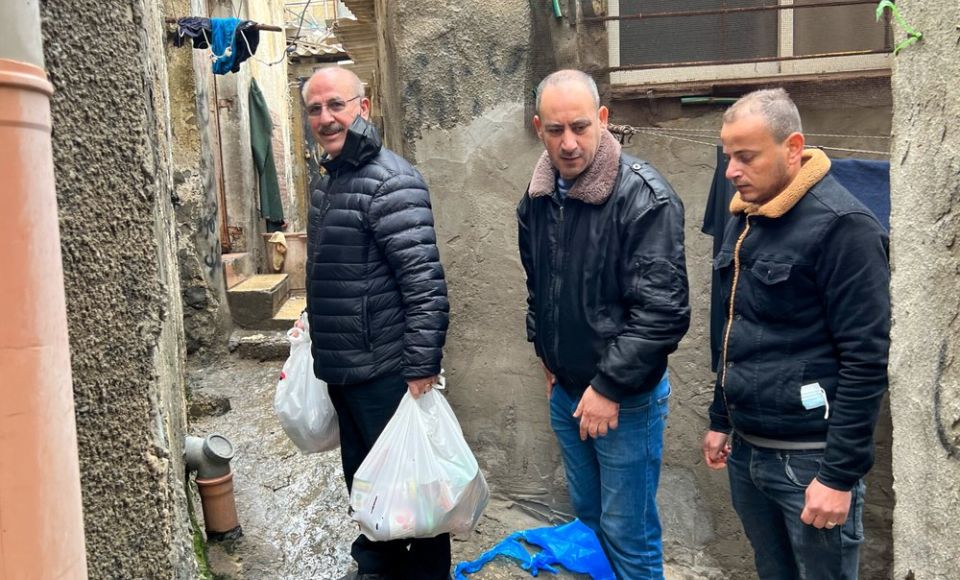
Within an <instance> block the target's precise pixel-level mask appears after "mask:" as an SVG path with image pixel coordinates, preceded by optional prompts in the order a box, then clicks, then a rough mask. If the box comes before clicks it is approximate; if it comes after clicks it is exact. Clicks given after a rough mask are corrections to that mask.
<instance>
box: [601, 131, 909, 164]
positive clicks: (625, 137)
mask: <svg viewBox="0 0 960 580" xmlns="http://www.w3.org/2000/svg"><path fill="white" fill-rule="evenodd" d="M608 130H609V131H610V132H611V133H613V134H614V135H617V136H619V137H620V141H621V143H622V142H627V143H629V142H630V137H632V136H633V135H638V134H639V135H650V136H652V137H663V138H666V139H673V140H675V141H685V142H687V143H695V144H697V145H705V146H707V147H716V146H717V145H718V144H719V143H718V142H716V141H715V142H713V143H710V142H708V141H700V140H698V139H690V138H689V137H691V136H692V137H711V136H716V135H717V132H716V131H707V130H700V129H676V131H678V132H679V131H682V132H684V133H691V134H690V135H688V136H684V137H681V136H679V135H672V134H670V133H669V132H667V131H664V130H663V128H662V127H633V126H631V125H613V124H611V125H609V126H608ZM806 135H808V136H820V137H845V138H858V137H866V138H881V137H880V136H879V135H834V134H830V135H828V134H816V133H806ZM888 138H889V137H888ZM810 147H816V148H818V149H823V150H825V151H840V152H844V153H859V154H861V155H878V156H882V157H889V156H890V153H889V152H888V151H871V150H868V149H852V148H849V147H828V146H825V145H813V144H811V145H810Z"/></svg>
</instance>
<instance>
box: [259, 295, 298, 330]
mask: <svg viewBox="0 0 960 580" xmlns="http://www.w3.org/2000/svg"><path fill="white" fill-rule="evenodd" d="M306 307H307V296H306V295H305V294H300V293H297V294H290V297H289V298H287V301H286V302H284V303H283V305H282V306H281V307H280V310H278V311H277V313H276V314H274V315H273V318H271V319H270V322H269V323H268V324H267V326H265V327H263V328H264V329H269V330H283V331H287V330H290V328H292V327H293V324H294V323H295V322H296V321H297V319H298V318H300V313H301V312H303V309H304V308H306Z"/></svg>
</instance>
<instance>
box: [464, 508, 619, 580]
mask: <svg viewBox="0 0 960 580" xmlns="http://www.w3.org/2000/svg"><path fill="white" fill-rule="evenodd" d="M520 540H524V541H526V542H527V543H528V544H532V545H534V546H538V547H540V551H539V552H537V553H536V554H530V553H529V552H528V551H527V549H526V548H525V547H524V546H523V544H521V543H520ZM497 556H505V557H507V558H510V559H511V560H515V561H516V562H517V563H519V564H520V567H521V568H523V569H524V570H526V571H528V572H530V574H531V575H532V576H537V575H538V574H539V573H540V570H546V571H548V572H551V573H553V574H556V573H557V569H556V568H555V567H554V566H553V565H554V564H560V565H561V566H563V567H564V568H566V569H567V570H569V571H571V572H577V573H579V574H589V575H590V576H591V577H592V578H594V580H614V578H616V577H615V576H614V574H613V570H612V569H611V568H610V562H609V561H607V556H606V554H604V553H603V548H601V547H600V541H599V540H597V536H596V534H594V533H593V530H591V529H590V528H588V527H587V526H586V524H584V523H583V522H581V521H580V520H573V521H572V522H570V523H568V524H563V525H560V526H556V527H548V528H536V529H532V530H524V531H520V532H514V533H512V534H510V535H509V536H507V538H506V539H505V540H503V541H502V542H500V543H499V544H497V545H496V546H494V547H493V548H491V549H490V550H489V551H487V552H485V553H483V554H482V555H481V556H480V557H479V558H477V559H476V560H473V561H472V562H461V563H459V564H457V567H456V568H455V569H454V578H456V580H467V576H466V575H467V574H473V573H475V572H478V571H479V570H480V569H481V568H483V566H484V565H485V564H486V563H487V562H489V561H490V560H493V559H494V558H496V557H497Z"/></svg>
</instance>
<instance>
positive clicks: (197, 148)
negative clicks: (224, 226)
mask: <svg viewBox="0 0 960 580" xmlns="http://www.w3.org/2000/svg"><path fill="white" fill-rule="evenodd" d="M199 4H203V3H202V2H198V0H193V1H192V2H191V0H166V2H165V3H164V12H165V13H166V15H168V16H170V17H179V16H182V15H184V14H203V13H204V8H203V7H202V6H199ZM165 49H166V56H167V70H168V78H169V79H170V87H169V90H170V116H171V119H170V124H171V136H172V142H171V147H172V155H173V183H174V188H175V194H176V196H177V203H176V206H175V207H176V218H177V230H178V236H177V258H178V262H179V268H180V286H181V290H182V296H183V304H184V309H183V310H184V318H183V323H184V333H185V336H186V345H187V352H188V353H190V354H193V353H195V352H199V351H201V350H203V349H207V350H210V349H212V350H217V349H220V348H222V347H223V346H225V342H226V341H225V340H223V337H224V336H226V335H227V334H228V333H227V331H226V329H227V328H228V327H229V325H230V317H229V308H228V307H227V301H226V282H225V280H224V276H223V264H222V262H221V259H220V253H221V250H220V209H219V207H218V202H217V182H216V161H215V160H214V157H213V156H214V154H215V151H214V143H215V142H216V141H215V140H216V130H217V129H216V120H215V119H212V118H211V111H212V106H213V103H212V101H211V99H210V82H211V79H210V77H211V76H212V74H211V73H210V71H209V70H208V69H209V67H210V61H209V59H208V58H207V57H206V53H204V52H203V51H195V50H193V48H192V47H191V45H190V44H189V43H188V44H187V45H185V46H182V47H180V48H175V47H174V46H173V44H172V43H170V42H169V39H168V40H167V42H166V43H165Z"/></svg>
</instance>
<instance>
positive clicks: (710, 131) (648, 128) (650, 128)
mask: <svg viewBox="0 0 960 580" xmlns="http://www.w3.org/2000/svg"><path fill="white" fill-rule="evenodd" d="M617 126H618V127H627V126H628V125H617ZM633 129H637V130H640V129H642V130H644V131H658V132H661V131H662V132H675V133H700V134H703V135H718V134H719V133H720V130H719V129H681V128H679V127H657V126H654V125H647V126H640V127H633ZM804 135H806V136H807V137H834V138H840V139H891V138H892V136H891V135H849V134H847V135H844V134H839V133H804Z"/></svg>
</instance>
